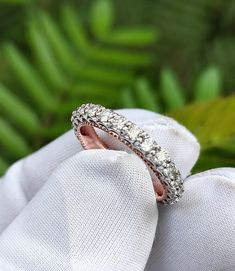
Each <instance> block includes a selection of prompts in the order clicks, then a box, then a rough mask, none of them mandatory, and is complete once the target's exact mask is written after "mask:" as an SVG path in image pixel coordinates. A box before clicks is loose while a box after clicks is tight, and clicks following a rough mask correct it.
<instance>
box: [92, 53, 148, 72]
mask: <svg viewBox="0 0 235 271" xmlns="http://www.w3.org/2000/svg"><path fill="white" fill-rule="evenodd" d="M89 56H90V58H91V59H92V60H94V61H99V62H101V63H102V62H103V63H106V64H110V65H113V66H114V65H115V66H125V67H128V68H130V67H135V68H139V67H144V66H148V65H150V64H151V63H152V61H153V59H152V56H151V55H150V54H149V53H147V52H139V53H137V52H130V51H124V50H121V49H103V48H94V49H91V50H90V54H89Z"/></svg>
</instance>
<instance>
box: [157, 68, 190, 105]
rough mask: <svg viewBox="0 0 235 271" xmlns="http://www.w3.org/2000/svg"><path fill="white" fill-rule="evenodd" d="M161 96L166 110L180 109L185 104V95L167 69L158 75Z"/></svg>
mask: <svg viewBox="0 0 235 271" xmlns="http://www.w3.org/2000/svg"><path fill="white" fill-rule="evenodd" d="M160 88H161V96H162V98H163V100H164V102H165V104H166V106H167V108H168V109H175V108H180V107H182V106H183V105H184V104H185V95H184V92H183V89H182V88H181V86H180V85H179V83H178V81H177V79H176V77H175V75H174V74H173V72H172V71H171V70H169V69H163V70H162V72H161V74H160Z"/></svg>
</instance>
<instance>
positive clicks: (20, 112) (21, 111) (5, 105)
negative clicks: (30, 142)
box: [0, 84, 40, 134]
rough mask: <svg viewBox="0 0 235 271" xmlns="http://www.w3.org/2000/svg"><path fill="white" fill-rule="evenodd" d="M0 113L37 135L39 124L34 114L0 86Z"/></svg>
mask: <svg viewBox="0 0 235 271" xmlns="http://www.w3.org/2000/svg"><path fill="white" fill-rule="evenodd" d="M0 111H1V113H4V114H6V115H7V117H9V119H11V120H12V121H13V122H14V123H17V124H18V126H20V127H22V128H23V129H25V131H27V132H30V133H31V134H32V133H33V134H35V133H38V131H39V128H40V122H39V119H38V117H37V115H36V114H35V112H34V111H33V110H32V109H31V108H30V107H29V106H28V105H26V104H25V103H24V102H22V101H21V100H20V99H19V98H18V97H17V96H16V95H15V94H13V93H12V92H11V91H10V90H9V89H7V88H6V87H5V86H3V85H2V84H0Z"/></svg>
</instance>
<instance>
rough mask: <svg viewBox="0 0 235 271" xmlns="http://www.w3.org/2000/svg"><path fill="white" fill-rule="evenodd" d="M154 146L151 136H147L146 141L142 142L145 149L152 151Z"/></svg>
mask: <svg viewBox="0 0 235 271" xmlns="http://www.w3.org/2000/svg"><path fill="white" fill-rule="evenodd" d="M152 146H153V140H152V139H151V138H147V139H145V140H144V142H142V143H141V147H142V149H143V151H146V152H147V151H150V150H151V148H152Z"/></svg>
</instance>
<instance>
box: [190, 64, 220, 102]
mask: <svg viewBox="0 0 235 271" xmlns="http://www.w3.org/2000/svg"><path fill="white" fill-rule="evenodd" d="M195 86H196V87H195V99H196V100H197V101H208V100H212V99H215V98H216V97H218V96H219V94H220V93H221V92H222V76H221V73H220V71H219V70H218V68H217V67H215V66H210V67H207V68H206V69H205V70H203V71H202V72H201V73H200V75H199V77H198V79H197V81H196V84H195Z"/></svg>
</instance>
